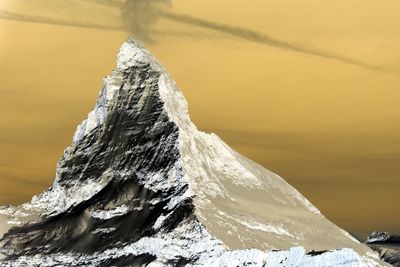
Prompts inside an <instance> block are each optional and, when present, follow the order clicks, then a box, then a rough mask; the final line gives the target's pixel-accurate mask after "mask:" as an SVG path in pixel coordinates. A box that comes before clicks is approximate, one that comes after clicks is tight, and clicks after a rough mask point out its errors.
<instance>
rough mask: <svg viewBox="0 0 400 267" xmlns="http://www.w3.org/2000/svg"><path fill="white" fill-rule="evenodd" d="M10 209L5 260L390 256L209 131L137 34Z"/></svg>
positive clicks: (204, 261) (329, 260)
mask: <svg viewBox="0 0 400 267" xmlns="http://www.w3.org/2000/svg"><path fill="white" fill-rule="evenodd" d="M0 213H3V214H8V215H9V216H10V222H14V223H19V224H20V225H19V226H18V227H14V228H12V229H11V230H10V231H9V232H8V233H7V234H6V235H5V236H4V237H3V239H2V240H1V247H2V248H1V252H2V253H3V254H4V255H6V259H5V260H4V263H5V264H6V266H14V265H18V264H20V265H23V264H27V265H30V266H35V264H36V265H37V266H56V265H60V264H61V265H62V266H111V265H113V266H126V265H132V266H139V265H145V264H149V265H151V264H153V265H152V266H160V265H161V266H164V265H165V266H183V265H186V264H189V265H198V266H236V265H239V266H243V265H252V266H264V265H267V266H287V265H290V264H295V265H296V266H301V265H302V266H332V265H343V266H355V265H357V264H359V265H360V266H361V264H369V265H370V266H376V265H378V264H379V262H378V261H377V260H376V258H374V257H373V256H371V255H373V254H372V252H371V251H370V250H369V249H368V248H367V247H366V246H364V245H362V244H359V243H358V242H357V241H355V240H354V239H353V238H351V237H350V235H348V234H347V233H346V232H345V231H343V230H342V229H340V228H338V227H337V226H335V225H334V224H332V223H331V222H329V221H328V220H327V219H326V218H325V217H323V216H322V215H321V214H320V212H319V211H318V210H317V209H316V208H315V207H314V206H313V205H312V204H311V203H310V202H309V201H308V200H307V199H306V198H304V197H303V196H302V195H301V194H300V193H299V192H298V191H297V190H295V189H294V188H293V187H292V186H290V185H289V184H287V183H286V182H285V181H284V180H283V179H282V178H281V177H279V176H278V175H276V174H274V173H272V172H270V171H268V170H266V169H264V168H263V167H261V166H259V165H258V164H256V163H254V162H252V161H250V160H249V159H247V158H245V157H243V156H242V155H240V154H238V153H237V152H235V151H234V150H232V149H231V148H230V147H229V146H228V145H226V144H225V143H224V142H223V141H222V140H221V139H220V138H219V137H218V136H216V135H215V134H206V133H203V132H200V131H198V130H197V128H196V127H195V126H194V124H193V123H192V122H191V121H190V118H189V115H188V109H187V103H186V101H185V99H184V97H183V95H182V93H181V92H180V90H179V89H178V88H177V86H176V84H175V82H174V81H173V80H172V78H171V77H170V75H169V74H168V73H167V72H166V70H165V69H164V68H163V67H162V65H161V64H160V63H159V62H158V61H157V60H156V59H155V58H154V57H153V56H152V55H151V53H150V52H149V51H147V50H146V49H145V48H144V47H142V46H141V45H140V44H138V43H137V42H136V41H134V40H132V39H129V40H128V41H127V42H125V43H124V44H123V46H122V48H121V49H120V52H119V54H118V60H117V68H116V69H115V70H114V71H113V72H112V74H111V75H110V76H108V77H106V78H105V79H104V86H103V88H102V89H101V92H100V96H99V98H98V100H97V102H96V105H95V107H94V109H93V111H91V112H90V113H89V115H88V117H87V119H86V120H84V121H83V122H82V123H81V124H80V125H79V126H78V128H77V130H76V133H75V135H74V138H73V143H72V144H71V146H70V147H69V148H67V149H66V150H65V152H64V155H63V157H62V158H61V160H60V161H59V163H58V165H57V171H56V179H55V182H54V184H53V186H52V187H51V188H50V189H49V190H48V191H46V192H44V193H42V194H41V195H38V196H36V197H34V198H33V199H32V201H31V202H30V203H27V204H24V205H22V206H21V207H16V208H3V209H1V210H0ZM35 217H37V219H35ZM295 246H302V247H297V248H292V247H295ZM272 249H280V250H288V249H290V250H288V251H281V252H266V250H272ZM338 249H339V250H338ZM306 250H313V252H311V253H306ZM316 250H317V251H319V252H316ZM327 250H331V251H327ZM354 250H355V251H357V252H358V253H359V254H357V253H356V252H355V251H354ZM268 264H270V265H268ZM357 266H358V265H357Z"/></svg>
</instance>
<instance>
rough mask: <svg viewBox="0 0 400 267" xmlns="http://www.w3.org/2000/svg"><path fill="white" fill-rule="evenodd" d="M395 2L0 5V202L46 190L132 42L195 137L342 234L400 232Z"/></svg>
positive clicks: (159, 0)
mask: <svg viewBox="0 0 400 267" xmlns="http://www.w3.org/2000/svg"><path fill="white" fill-rule="evenodd" d="M399 8H400V2H398V1H396V0H385V1H384V2H374V1H368V2H365V1H362V0H339V1H330V2H326V1H324V2H321V1H318V0H302V1H294V0H280V1H272V0H254V1H252V4H251V5H249V3H248V2H244V1H227V0H220V1H211V0H202V1H198V0H176V1H168V0H155V1H144V0H137V1H130V2H128V4H124V2H123V1H118V0H108V1H107V0H104V1H103V0H88V1H84V0H65V1H61V0H58V1H56V0H54V1H49V0H31V1H27V0H0V101H1V105H0V130H1V131H0V205H4V204H20V203H23V202H26V201H29V200H30V198H31V197H32V196H33V195H34V194H37V193H40V192H41V191H43V190H45V189H46V188H48V187H49V186H50V185H51V183H52V181H53V179H54V174H55V168H56V163H57V161H58V159H59V158H60V157H61V155H62V153H63V150H64V149H65V148H66V147H67V146H68V145H69V144H70V143H71V140H72V135H73V133H74V131H75V129H76V126H77V125H78V124H79V123H80V121H82V120H83V119H84V118H85V117H86V115H87V113H88V112H89V111H90V110H91V109H92V107H93V105H94V102H95V100H96V98H97V96H98V92H99V90H100V87H101V85H102V78H103V77H105V76H106V75H108V74H109V73H111V70H112V69H113V68H114V67H115V57H116V54H117V52H118V49H119V47H120V45H121V44H122V43H123V42H124V41H125V40H126V39H127V38H128V36H129V35H130V34H132V35H133V36H134V37H135V38H138V39H140V40H141V41H142V42H143V43H144V44H145V45H146V46H147V47H148V48H149V49H150V50H151V51H152V52H153V53H154V54H155V55H156V57H157V58H158V59H159V60H160V61H161V62H162V63H163V64H164V65H165V67H166V68H167V69H168V71H169V72H170V73H171V74H172V76H173V77H174V79H175V80H176V82H177V84H178V85H179V87H180V88H181V90H182V91H183V93H184V95H185V97H186V99H187V101H188V103H189V112H190V116H191V118H192V120H193V121H194V122H195V124H196V125H197V126H198V128H199V129H201V130H204V131H207V132H215V133H217V134H218V135H219V136H220V137H221V138H222V139H224V140H225V141H226V142H227V143H228V144H229V145H230V146H232V147H233V148H234V149H236V150H237V151H239V152H240V153H242V154H244V155H245V156H247V157H249V158H251V159H253V160H255V161H256V162H258V163H260V164H262V165H263V166H264V167H266V168H268V169H270V170H272V171H274V172H276V173H278V174H279V175H281V176H282V177H284V178H285V180H286V181H288V182H289V183H290V184H292V185H293V186H294V187H296V188H297V189H298V190H299V191H300V192H301V193H302V194H303V195H305V196H306V197H307V198H308V199H309V200H310V201H311V202H312V203H313V204H314V205H316V206H317V207H318V208H319V209H320V210H321V211H322V213H323V214H324V215H325V216H326V217H328V218H329V219H330V220H332V221H333V222H334V223H336V224H338V225H339V226H341V227H343V228H344V229H346V230H348V231H350V232H352V233H356V234H364V235H365V234H367V233H369V232H372V231H374V230H378V229H381V230H386V231H391V232H394V233H400V228H399V227H400V226H399V225H400V212H399V211H400V208H399V207H400V205H399V204H400V194H399V193H398V192H399V190H400V177H399V173H400V164H399V162H400V135H399V130H400V123H399V118H400V117H399V115H400V105H399V104H398V103H399V100H400V17H399V16H398V14H397V13H398V10H399Z"/></svg>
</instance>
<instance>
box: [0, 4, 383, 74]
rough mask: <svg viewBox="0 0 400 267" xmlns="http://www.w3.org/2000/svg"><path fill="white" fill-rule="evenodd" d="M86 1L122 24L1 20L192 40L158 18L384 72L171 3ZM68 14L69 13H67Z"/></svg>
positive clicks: (146, 37) (24, 17) (32, 18)
mask: <svg viewBox="0 0 400 267" xmlns="http://www.w3.org/2000/svg"><path fill="white" fill-rule="evenodd" d="M85 2H89V3H94V4H98V5H106V6H108V7H112V8H118V9H120V12H121V18H122V22H120V24H119V25H118V24H117V25H100V24H97V23H90V22H80V21H78V20H76V19H74V20H65V19H56V18H46V17H40V16H31V15H22V14H15V13H10V12H7V11H0V19H8V20H18V21H28V22H36V23H47V24H55V25H63V26H74V27H85V28H94V29H104V30H118V31H124V30H126V31H129V32H132V33H134V34H135V37H136V38H138V39H139V40H141V41H144V42H154V41H156V37H155V36H157V35H170V36H175V37H191V36H196V34H194V33H191V32H174V31H156V30H154V27H155V26H156V25H157V23H158V22H159V20H160V19H164V20H170V21H174V22H177V23H181V24H185V25H189V26H195V27H199V28H201V29H205V30H208V31H214V32H218V33H224V34H226V35H229V36H232V37H236V38H240V39H243V40H246V41H251V42H255V43H258V44H261V45H265V46H269V47H274V48H277V49H283V50H288V51H292V52H296V53H301V54H305V55H311V56H316V57H319V58H325V59H329V60H335V61H339V62H342V63H345V64H350V65H354V66H358V67H362V68H367V69H372V70H379V71H384V69H382V68H381V67H378V66H375V65H372V64H368V63H366V62H362V61H360V60H357V59H353V58H350V57H346V56H343V55H339V54H335V53H331V52H327V51H323V50H321V49H318V48H314V47H311V46H308V45H302V44H297V43H294V42H289V41H286V40H282V39H279V38H275V37H273V36H270V35H268V34H265V33H262V32H259V31H255V30H252V29H248V28H244V27H240V26H233V25H228V24H224V23H218V22H214V21H210V20H206V19H202V18H198V17H194V16H191V15H187V14H178V13H173V12H171V11H170V10H171V7H172V3H171V0H151V1H149V0H129V1H128V0H125V1H118V0H85ZM69 12H70V11H69Z"/></svg>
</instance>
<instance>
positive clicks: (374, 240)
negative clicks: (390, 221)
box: [365, 231, 400, 267]
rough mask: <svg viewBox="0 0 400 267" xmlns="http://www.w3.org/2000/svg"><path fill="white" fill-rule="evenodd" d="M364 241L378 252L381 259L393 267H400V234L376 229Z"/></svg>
mask: <svg viewBox="0 0 400 267" xmlns="http://www.w3.org/2000/svg"><path fill="white" fill-rule="evenodd" d="M365 243H366V244H367V245H368V246H369V247H371V248H372V249H373V250H375V251H376V252H378V253H379V256H380V257H381V259H382V260H384V261H386V262H387V263H390V264H392V265H393V266H395V267H400V236H398V235H391V234H389V233H388V232H383V231H376V232H373V233H372V234H371V235H370V236H369V237H368V239H367V241H365Z"/></svg>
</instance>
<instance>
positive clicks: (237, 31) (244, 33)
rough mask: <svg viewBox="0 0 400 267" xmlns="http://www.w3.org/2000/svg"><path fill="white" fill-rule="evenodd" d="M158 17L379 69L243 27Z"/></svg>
mask: <svg viewBox="0 0 400 267" xmlns="http://www.w3.org/2000/svg"><path fill="white" fill-rule="evenodd" d="M160 16H162V17H164V18H166V19H169V20H173V21H176V22H180V23H184V24H189V25H193V26H197V27H202V28H206V29H209V30H214V31H218V32H221V33H225V34H229V35H231V36H235V37H238V38H241V39H244V40H247V41H252V42H256V43H259V44H263V45H267V46H271V47H275V48H280V49H285V50H290V51H294V52H298V53H302V54H308V55H312V56H318V57H322V58H327V59H332V60H336V61H340V62H342V63H346V64H351V65H355V66H359V67H363V68H368V69H374V70H379V69H380V68H379V67H377V66H374V65H370V64H368V63H365V62H362V61H358V60H356V59H352V58H348V57H345V56H341V55H335V54H332V53H328V52H325V51H322V50H319V49H316V48H312V47H309V46H303V45H298V44H294V43H291V42H287V41H284V40H280V39H277V38H274V37H271V36H269V35H267V34H264V33H261V32H258V31H254V30H250V29H247V28H243V27H238V26H232V25H228V24H223V23H215V22H212V21H208V20H205V19H201V18H197V17H193V16H189V15H186V14H174V13H160Z"/></svg>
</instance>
